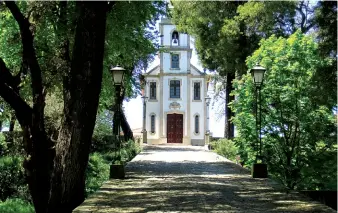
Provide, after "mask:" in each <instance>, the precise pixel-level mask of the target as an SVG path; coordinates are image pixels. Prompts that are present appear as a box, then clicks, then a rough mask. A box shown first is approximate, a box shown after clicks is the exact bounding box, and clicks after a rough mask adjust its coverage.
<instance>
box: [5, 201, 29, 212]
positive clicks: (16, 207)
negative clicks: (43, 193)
mask: <svg viewBox="0 0 338 213" xmlns="http://www.w3.org/2000/svg"><path fill="white" fill-rule="evenodd" d="M0 212H1V213H34V212H35V211H34V207H33V205H32V204H30V203H29V202H27V201H23V200H21V199H7V200H6V201H5V202H1V201H0Z"/></svg>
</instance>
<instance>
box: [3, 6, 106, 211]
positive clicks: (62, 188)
mask: <svg viewBox="0 0 338 213" xmlns="http://www.w3.org/2000/svg"><path fill="white" fill-rule="evenodd" d="M5 4H6V6H7V7H8V9H9V10H10V11H11V13H12V15H13V17H14V18H15V19H16V21H17V23H18V25H19V29H20V34H21V39H22V46H23V63H24V64H25V65H26V66H27V67H29V71H30V76H31V87H32V96H33V107H30V106H29V105H28V104H27V103H26V102H25V101H24V100H23V99H22V98H21V97H20V94H19V93H18V91H17V89H16V87H15V86H14V83H13V82H14V77H13V76H12V75H11V73H10V71H9V69H8V68H7V67H6V65H5V63H4V61H3V60H2V59H1V58H0V95H1V97H2V98H3V99H4V100H5V101H6V102H7V103H8V104H9V105H10V106H11V107H12V108H13V110H14V111H15V114H16V117H17V119H18V121H19V123H20V125H21V128H22V130H23V134H24V137H23V138H24V147H25V151H26V153H27V158H26V160H25V162H24V167H25V169H26V176H27V181H28V185H29V189H30V193H31V195H32V199H33V203H34V207H35V211H36V212H37V213H54V212H55V213H56V212H58V213H59V212H65V213H68V212H72V210H73V209H74V208H75V207H76V206H77V205H79V204H80V203H81V202H82V201H83V200H84V188H85V170H86V167H87V162H88V156H89V147H90V143H91V137H92V133H93V129H94V125H95V117H96V113H97V107H98V101H99V93H100V90H101V80H102V66H103V65H102V64H103V51H104V38H105V27H106V9H107V2H95V3H94V2H77V8H78V10H77V11H79V17H78V22H77V27H76V34H75V44H74V49H73V55H74V57H73V58H72V61H71V72H67V73H66V74H65V77H64V117H63V123H62V128H61V131H60V134H59V138H58V143H57V144H56V149H55V148H54V145H55V144H54V143H52V141H51V139H50V137H48V136H47V134H46V131H45V123H44V106H45V91H44V89H43V84H42V72H41V69H40V66H39V63H38V61H37V58H36V53H35V49H34V45H33V34H32V32H31V31H30V23H29V21H28V19H27V18H25V17H24V16H23V14H22V13H21V11H20V9H19V8H18V7H17V5H16V4H15V2H5Z"/></svg>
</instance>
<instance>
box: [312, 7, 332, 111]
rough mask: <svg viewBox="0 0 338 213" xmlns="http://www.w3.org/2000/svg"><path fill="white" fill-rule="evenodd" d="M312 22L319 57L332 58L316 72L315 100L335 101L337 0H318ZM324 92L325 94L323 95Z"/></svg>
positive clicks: (323, 102)
mask: <svg viewBox="0 0 338 213" xmlns="http://www.w3.org/2000/svg"><path fill="white" fill-rule="evenodd" d="M314 24H315V29H316V38H317V40H318V44H319V47H318V48H319V52H320V55H321V57H322V58H323V59H324V60H325V59H326V58H328V59H330V60H333V63H331V64H329V65H328V66H326V67H323V68H322V69H321V70H319V71H318V72H317V73H316V76H315V77H314V82H313V83H314V84H319V85H321V87H319V88H317V90H316V91H313V92H315V93H316V94H317V95H316V97H317V99H316V100H314V101H315V102H318V103H321V104H331V105H332V104H333V105H335V104H336V103H337V57H336V56H337V2H336V1H319V2H318V5H317V9H316V11H315V17H314ZM323 94H325V95H323Z"/></svg>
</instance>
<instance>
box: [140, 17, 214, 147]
mask: <svg viewBox="0 0 338 213" xmlns="http://www.w3.org/2000/svg"><path fill="white" fill-rule="evenodd" d="M159 29H160V33H161V35H162V37H161V45H162V46H163V47H164V48H165V49H166V50H167V51H164V52H161V53H160V55H159V57H160V64H159V65H157V66H156V67H154V68H153V69H152V70H150V71H149V72H148V73H146V74H144V79H145V82H146V84H145V88H144V93H145V94H144V95H145V96H146V97H148V101H147V103H146V113H145V115H146V116H145V118H144V119H145V120H144V124H145V128H146V131H147V133H145V135H146V139H145V141H147V143H148V144H167V143H180V144H184V145H204V144H205V139H206V136H205V134H206V132H207V131H206V130H208V127H207V117H206V115H207V113H206V112H207V106H206V103H205V97H206V94H207V85H206V79H207V75H206V74H205V73H203V72H201V71H200V70H198V69H197V68H196V67H194V66H193V65H192V64H191V63H190V59H191V55H192V49H191V48H190V36H189V35H187V34H183V33H179V32H178V31H177V30H176V28H175V25H173V24H172V23H171V21H170V19H162V20H161V22H160V26H159Z"/></svg>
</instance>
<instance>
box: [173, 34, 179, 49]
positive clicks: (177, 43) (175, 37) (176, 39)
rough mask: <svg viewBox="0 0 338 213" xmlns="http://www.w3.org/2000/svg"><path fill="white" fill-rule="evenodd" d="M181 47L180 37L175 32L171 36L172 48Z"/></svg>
mask: <svg viewBox="0 0 338 213" xmlns="http://www.w3.org/2000/svg"><path fill="white" fill-rule="evenodd" d="M178 45H179V36H178V32H177V31H174V32H173V33H172V34H171V46H178Z"/></svg>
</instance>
